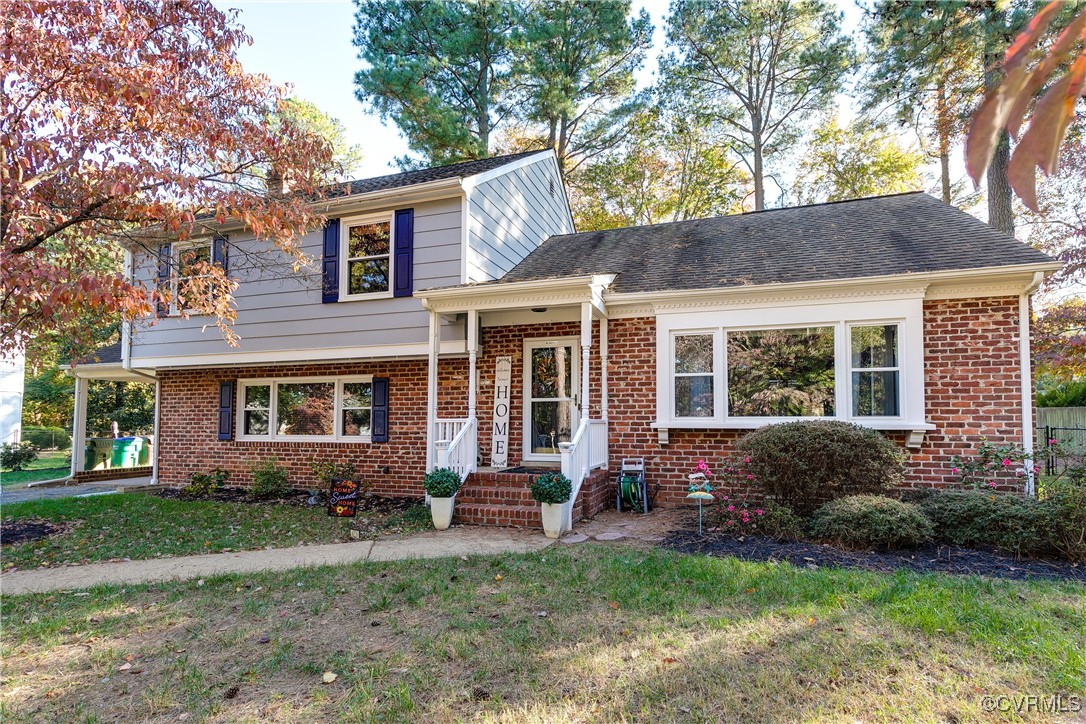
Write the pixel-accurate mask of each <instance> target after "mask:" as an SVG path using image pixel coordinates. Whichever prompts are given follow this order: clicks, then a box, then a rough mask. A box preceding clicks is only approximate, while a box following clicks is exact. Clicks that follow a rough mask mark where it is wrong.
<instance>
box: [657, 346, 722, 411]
mask: <svg viewBox="0 0 1086 724" xmlns="http://www.w3.org/2000/svg"><path fill="white" fill-rule="evenodd" d="M710 336H711V337H712V338H713V369H712V371H711V372H710V373H709V374H710V375H711V376H712V378H713V415H712V416H709V417H704V416H703V417H680V416H679V413H678V412H677V411H676V409H677V406H678V402H679V401H678V399H677V397H676V395H675V382H676V380H677V379H678V378H679V377H705V374H703V373H693V372H691V373H688V374H685V373H684V374H679V373H677V372H675V340H676V339H677V338H678V337H710ZM722 336H723V335H722V332H721V329H720V328H719V327H716V328H706V329H680V330H676V331H674V332H672V333H671V342H670V344H669V346H668V366H669V369H670V371H671V408H670V411H669V412H670V416H671V419H673V420H682V421H684V422H691V423H697V422H698V421H699V420H716V419H718V418H719V417H720V412H721V410H723V409H724V404H725V401H726V400H727V397H726V396H725V395H724V394H723V389H722V388H723V385H721V383H720V381H721V371H722V369H727V368H726V367H723V362H724V359H725V358H724V351H723V349H722V347H721V344H722V343H721V338H722Z"/></svg>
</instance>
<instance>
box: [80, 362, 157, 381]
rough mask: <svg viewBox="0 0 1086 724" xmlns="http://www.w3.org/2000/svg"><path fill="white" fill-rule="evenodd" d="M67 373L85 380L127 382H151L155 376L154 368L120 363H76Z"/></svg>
mask: <svg viewBox="0 0 1086 724" xmlns="http://www.w3.org/2000/svg"><path fill="white" fill-rule="evenodd" d="M141 364H142V363H141ZM67 373H68V374H69V375H71V376H72V377H78V378H79V379H83V380H123V381H126V382H150V381H151V380H152V379H154V377H155V371H154V370H153V369H147V368H144V367H142V366H141V367H139V368H135V367H133V368H132V369H125V368H124V367H123V366H122V365H121V364H120V363H110V364H93V365H76V366H75V367H73V368H70V369H68V370H67Z"/></svg>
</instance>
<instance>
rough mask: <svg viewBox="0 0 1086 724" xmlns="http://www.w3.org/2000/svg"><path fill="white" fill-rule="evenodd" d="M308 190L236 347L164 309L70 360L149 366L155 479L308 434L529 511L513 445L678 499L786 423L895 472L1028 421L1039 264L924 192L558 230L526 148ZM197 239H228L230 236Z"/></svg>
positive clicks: (1014, 432) (927, 464) (397, 481)
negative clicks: (833, 422)
mask: <svg viewBox="0 0 1086 724" xmlns="http://www.w3.org/2000/svg"><path fill="white" fill-rule="evenodd" d="M326 213H327V215H328V217H329V218H330V219H331V220H330V221H329V223H328V225H327V227H326V228H325V229H324V230H323V231H316V232H314V233H312V234H310V235H308V236H307V237H306V238H305V239H304V240H303V241H304V245H305V247H306V248H307V249H308V250H310V251H312V252H313V253H314V255H315V256H317V257H318V258H320V259H321V260H322V275H323V278H324V281H325V283H324V287H323V289H322V288H321V285H320V284H311V283H310V284H308V285H307V284H306V283H305V282H304V280H302V279H301V278H300V277H299V278H290V276H289V275H283V274H272V275H271V277H273V279H271V280H269V279H268V270H267V269H266V268H265V269H261V270H258V271H257V272H254V273H251V274H249V273H248V272H238V273H239V274H240V277H241V278H240V287H239V288H238V290H237V294H236V296H237V302H238V321H237V325H236V327H235V329H236V331H237V332H238V333H239V335H240V336H241V341H240V345H239V346H238V347H237V348H231V347H229V346H228V345H227V344H226V343H224V342H223V341H222V340H221V339H220V335H219V333H218V332H217V331H216V330H215V329H214V328H213V327H210V328H208V329H206V330H205V329H204V324H205V321H206V320H204V319H201V318H200V317H197V316H194V317H192V318H190V319H182V318H180V317H172V316H169V317H166V318H163V319H159V320H156V321H157V324H155V325H154V326H152V327H150V328H142V327H141V328H138V329H136V330H134V331H133V333H132V334H131V335H130V337H126V342H125V343H124V344H123V345H122V350H121V352H122V355H121V357H122V358H121V360H120V362H118V363H112V364H106V365H102V364H99V365H87V366H83V367H81V368H79V370H78V372H77V374H79V375H80V376H82V377H87V378H93V377H96V376H99V375H102V374H118V373H119V371H127V370H131V371H132V372H134V373H143V374H153V375H155V376H156V377H157V380H158V383H159V401H160V404H159V415H158V418H159V427H158V440H159V445H158V451H159V452H158V455H157V475H156V477H157V479H158V481H159V482H162V483H166V484H171V485H177V484H183V483H185V482H186V481H187V480H188V478H189V476H191V475H192V474H193V473H197V472H206V471H207V470H210V469H211V468H213V467H215V466H222V467H225V468H227V469H229V470H230V471H231V474H232V480H235V481H245V480H247V479H248V477H249V473H248V469H249V467H250V465H251V464H252V463H253V462H254V461H257V460H262V459H266V458H269V457H273V456H274V457H276V458H277V459H278V460H279V462H280V463H282V464H284V465H286V466H288V468H289V469H290V473H291V475H292V478H293V480H294V481H295V482H297V483H299V484H300V483H303V481H304V482H309V481H310V480H311V478H312V476H311V473H310V472H309V468H308V461H309V459H310V458H314V457H316V458H329V459H337V460H348V461H352V462H356V463H358V465H359V470H360V472H361V474H362V476H363V477H364V478H365V479H366V480H367V481H368V482H369V483H370V484H371V485H372V487H373V489H374V490H375V491H377V492H379V493H385V494H421V490H422V489H421V480H422V476H423V474H424V472H425V470H426V469H427V468H428V467H434V466H437V465H445V466H450V467H454V468H456V469H457V470H459V471H460V472H461V475H462V476H463V477H465V478H469V479H468V481H467V485H466V487H465V489H464V490H463V491H462V492H461V495H460V496H459V498H458V503H457V514H458V516H460V517H461V519H463V520H467V521H477V522H491V523H524V522H532V521H535V520H537V519H538V508H537V507H533V506H532V504H531V501H530V498H529V496H528V494H527V488H526V486H527V481H528V476H527V474H526V472H525V471H523V470H515V468H520V467H528V468H538V467H546V466H556V465H561V466H562V468H563V470H564V471H565V472H566V473H567V474H568V475H570V477H572V478H573V480H574V483H575V485H576V487H577V489H578V492H579V493H580V495H579V497H578V502H577V504H576V505H575V506H573V507H572V509H571V517H576V516H578V515H581V514H592V513H594V512H595V511H597V510H599V509H600V508H601V507H603V506H606V505H608V504H609V501H610V500H611V495H612V493H611V490H610V487H609V483H608V476H607V472H606V471H607V470H608V469H609V470H611V471H612V472H613V471H615V470H617V469H618V464H619V462H620V460H621V458H624V457H643V458H645V460H646V463H647V467H648V475H649V478H650V481H651V483H652V484H658V485H660V488H661V492H660V500H661V501H662V502H664V503H676V502H679V501H681V500H682V498H683V496H684V495H685V494H686V484H687V480H686V475H687V473H689V472H690V470H691V469H692V467H693V465H694V464H695V463H696V462H697V460H698V459H699V458H707V459H710V460H712V459H719V458H720V457H721V456H723V455H725V454H726V453H727V451H728V450H729V448H730V447H731V445H732V443H733V442H734V440H735V439H736V438H737V437H738V436H740V435H742V434H743V433H744V432H745V431H747V430H750V429H753V428H756V427H759V426H761V425H766V424H771V423H774V422H780V421H783V420H793V419H804V418H812V419H827V418H835V419H841V420H848V421H851V422H855V423H858V424H861V425H866V426H869V427H873V428H875V429H878V430H881V431H883V432H884V433H885V434H887V435H888V436H890V437H891V438H892V439H893V440H895V441H897V442H898V443H899V444H901V445H902V446H903V447H904V448H905V449H906V450H907V451H908V463H907V465H908V483H909V484H910V485H914V486H937V485H944V484H948V483H949V482H951V481H952V479H953V475H952V473H951V471H950V464H949V460H950V458H951V457H952V456H954V455H957V454H965V453H968V452H969V451H970V450H972V449H973V447H974V446H975V445H976V444H977V443H978V442H979V441H980V438H981V437H983V436H986V437H988V438H989V439H990V440H992V441H994V442H998V443H1004V442H1006V443H1016V444H1023V445H1027V446H1029V445H1032V433H1031V430H1032V428H1033V423H1032V417H1033V397H1032V382H1031V374H1030V353H1029V299H1030V294H1031V293H1032V292H1033V290H1034V289H1036V288H1037V285H1038V284H1039V283H1040V282H1041V280H1042V278H1043V276H1044V274H1046V273H1048V272H1051V271H1053V270H1055V269H1057V268H1058V267H1059V264H1058V263H1056V262H1054V261H1053V260H1052V259H1050V258H1049V257H1047V256H1045V255H1044V254H1042V253H1040V252H1038V251H1036V250H1034V249H1032V248H1030V247H1028V246H1026V245H1025V244H1023V243H1021V242H1019V241H1017V240H1015V239H1013V238H1012V237H1010V236H1006V235H1004V234H1002V233H1000V232H998V231H995V230H993V229H992V228H990V227H988V226H987V225H986V224H984V223H982V222H980V221H978V220H977V219H975V218H973V217H971V216H969V215H968V214H965V213H963V212H961V211H959V210H957V209H954V208H952V207H950V206H947V205H944V204H943V203H941V202H940V201H938V200H936V199H934V198H932V197H930V196H927V195H926V194H923V193H912V194H902V195H896V196H885V197H876V198H870V199H860V200H855V201H847V202H839V203H831V204H822V205H815V206H807V207H798V208H789V209H778V210H769V211H763V212H758V213H751V214H743V215H737V216H728V217H722V218H714V219H704V220H697V221H686V222H677V223H672V224H659V225H655V226H644V227H637V228H630V229H617V230H611V231H600V232H588V233H571V232H572V231H573V224H572V219H571V216H570V212H569V208H568V205H567V203H566V197H565V194H564V189H563V187H562V185H561V180H560V177H559V174H558V167H557V164H556V162H555V159H554V156H553V154H552V153H551V152H549V151H547V152H542V153H532V154H520V155H516V156H507V157H502V158H495V159H487V160H484V161H475V162H469V163H465V164H459V165H455V166H449V167H443V168H437V169H429V170H426V171H418V172H410V173H405V174H399V175H395V176H387V177H382V178H380V179H372V180H369V181H359V182H355V184H354V185H353V188H352V193H351V194H350V195H348V196H344V197H341V198H338V199H335V200H333V201H332V202H330V203H329V204H328V208H327V211H326ZM199 243H200V244H202V246H200V247H198V248H199V249H200V250H201V251H200V253H201V254H204V255H205V256H207V258H214V259H216V260H225V261H226V263H227V264H229V259H230V258H231V250H232V249H237V248H239V247H240V245H245V244H247V243H249V242H247V241H246V236H245V234H244V233H243V232H241V231H238V230H234V229H223V230H222V234H221V235H220V236H219V237H217V238H216V239H206V240H203V241H202V242H199ZM188 246H190V245H187V247H188ZM177 254H178V249H177V248H169V247H167V248H166V249H164V250H163V254H162V256H163V258H164V259H169V258H174V259H177V258H180V257H178V256H177ZM144 266H145V267H148V268H149V266H150V265H144ZM140 267H141V265H140V263H139V262H138V260H137V263H136V264H135V268H136V269H139V268H140ZM176 269H177V267H176V265H175V266H174V270H175V272H174V273H162V276H161V283H173V284H177V283H182V284H183V283H184V278H183V274H181V275H178V274H177V273H176ZM231 271H232V273H233V272H235V271H236V270H231ZM247 274H249V276H247ZM261 275H264V276H261ZM179 276H180V278H178V277H179ZM261 279H264V281H261ZM165 312H166V310H163V313H165ZM129 339H130V342H129V341H128V340H129ZM509 469H514V470H512V471H510V470H509ZM499 471H505V472H502V473H500V474H499Z"/></svg>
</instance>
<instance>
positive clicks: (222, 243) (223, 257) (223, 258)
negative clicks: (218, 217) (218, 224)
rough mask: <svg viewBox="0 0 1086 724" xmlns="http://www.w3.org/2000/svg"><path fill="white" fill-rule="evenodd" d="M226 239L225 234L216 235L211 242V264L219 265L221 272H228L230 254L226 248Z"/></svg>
mask: <svg viewBox="0 0 1086 724" xmlns="http://www.w3.org/2000/svg"><path fill="white" fill-rule="evenodd" d="M228 238H229V237H227V236H226V235H225V234H216V235H215V239H214V240H213V241H212V242H211V263H212V264H218V265H220V266H221V267H222V270H223V272H228V271H230V252H229V250H228V249H227V247H226V242H227V240H228Z"/></svg>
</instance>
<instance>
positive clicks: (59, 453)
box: [0, 450, 72, 488]
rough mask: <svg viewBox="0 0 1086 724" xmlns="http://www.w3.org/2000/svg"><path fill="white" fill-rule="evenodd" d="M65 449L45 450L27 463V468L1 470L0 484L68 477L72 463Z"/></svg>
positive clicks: (7, 484) (17, 483)
mask: <svg viewBox="0 0 1086 724" xmlns="http://www.w3.org/2000/svg"><path fill="white" fill-rule="evenodd" d="M69 460H70V458H69V457H68V452H67V451H65V450H43V451H42V452H40V453H38V459H37V460H34V461H33V462H32V463H30V464H29V465H27V467H26V470H19V471H12V470H0V485H2V486H4V487H5V488H6V487H8V486H9V485H23V484H25V483H36V482H37V481H39V480H53V479H55V478H66V477H68V474H69V473H71V471H72V468H71V463H70V462H69Z"/></svg>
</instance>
